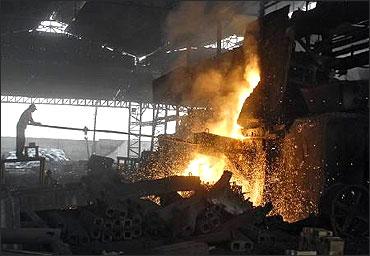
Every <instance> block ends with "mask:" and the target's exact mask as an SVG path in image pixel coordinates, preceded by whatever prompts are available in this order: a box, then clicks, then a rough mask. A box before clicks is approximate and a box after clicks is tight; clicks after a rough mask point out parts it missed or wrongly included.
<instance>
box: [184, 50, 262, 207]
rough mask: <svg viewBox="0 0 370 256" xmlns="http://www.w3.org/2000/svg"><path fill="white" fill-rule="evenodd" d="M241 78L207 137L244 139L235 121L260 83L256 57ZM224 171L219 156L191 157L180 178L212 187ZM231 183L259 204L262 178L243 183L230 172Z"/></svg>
mask: <svg viewBox="0 0 370 256" xmlns="http://www.w3.org/2000/svg"><path fill="white" fill-rule="evenodd" d="M243 78H244V81H242V82H240V83H239V84H236V85H234V86H235V87H236V88H235V90H234V92H233V93H232V94H231V95H229V96H228V104H226V105H225V106H224V107H223V110H224V111H223V112H222V113H219V115H220V117H221V118H220V120H218V121H217V122H214V123H212V124H210V125H209V126H210V127H209V131H210V132H211V133H213V134H216V135H220V136H226V137H231V138H235V139H240V140H242V139H245V138H246V137H245V136H244V135H243V134H242V127H241V126H240V125H239V124H238V122H237V121H238V118H239V115H240V112H241V110H242V108H243V105H244V102H245V100H246V99H247V98H248V97H249V96H250V95H251V93H252V92H253V90H254V88H256V86H257V85H258V83H259V81H260V70H259V67H258V59H257V57H256V56H255V57H254V58H252V59H251V61H250V62H249V63H248V65H247V66H246V68H245V70H244V76H243ZM227 167H228V168H229V169H230V164H228V160H227V158H226V156H225V155H223V154H222V155H221V156H220V157H214V156H209V155H204V154H200V153H195V156H194V158H193V159H192V160H191V161H190V163H189V165H188V166H187V168H186V169H185V170H184V172H183V175H194V176H199V177H200V179H201V180H202V181H203V182H208V183H214V182H216V181H217V180H218V179H219V178H220V177H221V175H222V173H223V171H224V170H225V169H226V168H227ZM260 176H261V177H260ZM231 181H235V182H237V183H238V184H239V185H241V186H242V190H243V192H245V191H249V193H247V195H246V196H248V197H250V200H251V201H252V202H253V203H254V204H255V205H259V204H261V203H262V193H263V186H264V175H259V174H256V175H255V176H254V178H253V180H247V179H246V178H245V177H243V175H241V174H239V173H235V172H234V173H233V177H232V180H231Z"/></svg>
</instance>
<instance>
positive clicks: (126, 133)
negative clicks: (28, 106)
mask: <svg viewBox="0 0 370 256" xmlns="http://www.w3.org/2000/svg"><path fill="white" fill-rule="evenodd" d="M29 125H33V126H40V127H47V128H56V129H63V130H72V131H85V129H83V128H76V127H66V126H57V125H46V124H29ZM86 131H88V132H91V131H94V130H90V129H86ZM95 131H96V132H105V133H117V134H125V135H128V134H130V135H133V136H139V134H136V133H128V132H121V131H112V130H95ZM140 136H143V137H151V138H152V137H157V136H154V135H149V134H140Z"/></svg>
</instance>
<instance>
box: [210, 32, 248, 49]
mask: <svg viewBox="0 0 370 256" xmlns="http://www.w3.org/2000/svg"><path fill="white" fill-rule="evenodd" d="M243 41H244V37H243V36H237V35H235V34H234V35H232V36H228V37H226V38H224V39H222V40H221V49H225V50H232V49H234V48H237V47H239V46H240V45H241V42H243ZM204 48H213V49H216V48H217V42H215V43H212V44H208V45H205V46H204Z"/></svg>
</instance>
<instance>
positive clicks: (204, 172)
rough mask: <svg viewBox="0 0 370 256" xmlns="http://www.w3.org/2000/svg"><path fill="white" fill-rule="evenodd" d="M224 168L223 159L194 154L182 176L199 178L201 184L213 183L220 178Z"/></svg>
mask: <svg viewBox="0 0 370 256" xmlns="http://www.w3.org/2000/svg"><path fill="white" fill-rule="evenodd" d="M225 167H226V161H225V158H224V157H221V158H218V157H213V156H209V155H204V154H196V156H195V157H194V159H193V160H191V161H190V163H189V165H188V167H187V168H186V169H185V171H184V173H183V175H192V176H199V177H200V179H201V181H203V182H208V183H214V182H216V181H217V180H218V179H219V178H220V177H221V175H222V173H223V171H224V169H225Z"/></svg>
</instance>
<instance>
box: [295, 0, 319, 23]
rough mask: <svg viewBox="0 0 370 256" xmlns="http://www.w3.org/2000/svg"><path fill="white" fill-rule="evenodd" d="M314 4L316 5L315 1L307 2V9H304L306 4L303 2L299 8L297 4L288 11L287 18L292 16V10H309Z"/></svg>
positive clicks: (314, 6)
mask: <svg viewBox="0 0 370 256" xmlns="http://www.w3.org/2000/svg"><path fill="white" fill-rule="evenodd" d="M316 5H317V2H309V3H308V4H307V10H306V4H305V3H304V4H303V6H302V7H301V8H300V7H299V6H297V7H296V8H294V9H293V10H292V11H290V12H289V13H288V16H289V19H290V18H291V17H292V14H293V12H294V11H296V10H298V9H301V10H302V11H309V10H312V9H315V8H316Z"/></svg>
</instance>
